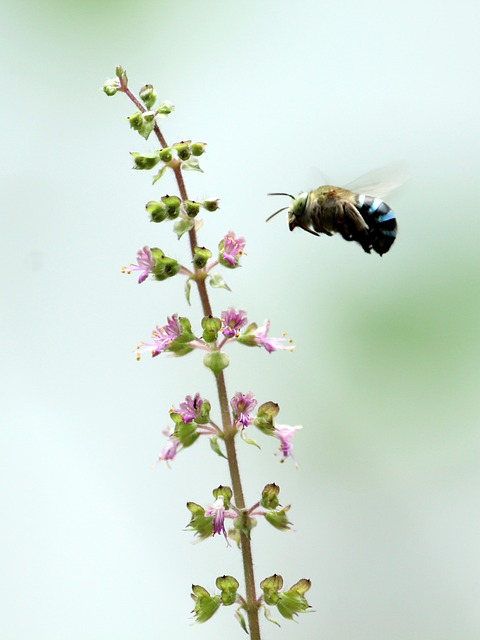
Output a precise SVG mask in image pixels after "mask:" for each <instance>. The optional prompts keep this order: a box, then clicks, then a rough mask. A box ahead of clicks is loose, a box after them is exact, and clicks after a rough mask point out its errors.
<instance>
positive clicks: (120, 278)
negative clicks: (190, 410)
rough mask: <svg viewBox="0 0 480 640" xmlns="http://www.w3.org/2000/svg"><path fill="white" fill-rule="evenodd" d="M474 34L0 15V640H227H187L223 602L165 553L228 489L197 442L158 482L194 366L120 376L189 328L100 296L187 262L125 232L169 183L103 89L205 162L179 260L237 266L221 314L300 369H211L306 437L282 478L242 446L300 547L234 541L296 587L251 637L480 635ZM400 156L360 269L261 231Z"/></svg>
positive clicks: (148, 288) (373, 23)
mask: <svg viewBox="0 0 480 640" xmlns="http://www.w3.org/2000/svg"><path fill="white" fill-rule="evenodd" d="M479 20H480V9H479V5H478V3H477V2H473V1H472V2H469V1H460V2H458V1H457V2H453V1H451V0H445V1H442V2H438V1H437V2H433V1H428V0H426V1H425V2H420V3H419V2H413V1H412V0H406V1H402V2H397V1H394V2H380V1H375V0H365V1H364V2H362V3H360V2H355V0H343V1H342V0H337V1H336V2H333V1H332V2H318V1H310V0H308V1H305V2H302V3H299V2H296V3H294V2H289V1H284V0H277V1H276V2H273V1H261V2H254V1H253V0H244V1H243V2H241V3H237V2H235V3H234V2H219V1H217V2H215V1H213V0H207V1H205V2H200V1H194V0H187V1H183V2H178V1H177V2H174V1H172V0H167V1H161V0H157V2H147V1H144V0H140V1H137V2H135V3H133V2H113V1H110V2H101V1H97V2H75V1H70V2H60V1H57V2H54V1H52V2H33V1H30V2H28V1H25V2H18V3H6V2H4V3H2V7H1V16H0V24H1V27H0V29H1V32H2V33H1V35H2V37H1V47H2V106H1V109H2V124H3V126H2V139H3V142H2V151H3V158H4V162H3V169H2V185H1V198H2V233H1V239H0V242H1V244H2V248H1V260H2V265H3V268H2V272H3V280H2V288H3V296H2V298H3V307H2V315H1V323H2V359H1V366H2V376H3V381H2V391H3V394H2V395H3V401H2V416H3V417H2V427H1V431H0V440H1V441H0V492H1V496H0V498H1V511H2V526H1V528H0V566H1V572H0V609H1V610H2V613H1V614H0V638H1V639H2V640H26V639H33V638H34V639H35V640H65V639H67V638H68V639H69V640H109V639H115V640H130V639H132V638H142V639H143V640H147V639H151V640H153V639H159V638H166V637H168V638H181V639H182V640H183V639H186V638H192V639H193V638H196V639H204V638H205V639H206V638H211V637H220V634H228V637H229V638H242V637H244V634H243V631H242V630H241V629H240V627H239V626H238V625H237V624H236V623H235V622H234V621H233V619H232V617H231V610H228V609H226V610H224V611H220V612H219V613H218V614H217V615H216V616H215V618H214V619H213V620H212V621H211V622H209V623H207V624H206V625H204V626H197V627H195V628H193V629H192V628H190V625H191V624H192V620H191V619H190V618H189V611H190V610H191V608H192V602H191V600H190V598H189V589H190V585H191V583H192V582H195V583H199V584H203V585H204V586H205V587H207V588H209V589H214V581H215V578H216V576H218V575H222V574H224V573H233V574H235V575H237V576H238V577H239V578H241V568H240V565H239V559H238V554H237V552H236V550H235V549H234V548H226V545H225V543H224V541H223V540H221V539H219V538H216V539H213V540H208V541H206V542H204V543H203V544H201V545H195V546H194V545H192V544H191V540H192V536H191V535H190V534H189V533H187V532H185V531H184V530H183V529H184V527H185V525H186V523H187V522H188V519H189V514H188V512H187V510H186V509H185V507H184V504H185V502H186V501H187V500H194V501H196V502H199V503H203V504H206V503H208V502H209V499H210V495H211V493H210V492H211V489H212V488H213V487H214V486H217V485H218V484H220V483H224V484H226V483H228V482H229V480H228V475H227V472H226V468H225V465H224V463H223V462H222V460H220V459H219V458H215V459H213V456H212V454H211V453H210V451H209V448H208V445H207V443H206V442H201V443H200V444H198V445H197V446H196V447H195V448H194V449H193V450H189V451H186V452H184V453H183V454H182V455H181V456H180V457H179V458H178V459H177V461H175V463H174V465H173V469H172V470H169V469H168V468H167V467H165V466H163V465H161V466H154V463H155V460H156V457H157V455H158V452H159V451H160V449H161V447H162V446H163V443H164V437H163V436H162V430H163V429H164V427H165V426H166V425H167V424H168V423H169V418H168V410H169V408H170V407H171V406H172V404H176V405H178V403H179V402H180V401H181V400H182V399H183V398H184V396H185V395H186V394H188V393H194V392H195V391H196V390H199V391H201V392H202V394H203V395H204V396H206V397H207V398H209V399H210V400H211V401H212V402H213V403H214V406H215V407H216V405H215V402H216V397H215V389H214V386H213V384H212V380H211V379H210V376H209V375H208V372H207V371H206V370H205V369H203V368H202V364H201V358H200V357H197V355H198V354H192V355H191V356H189V358H188V359H180V360H169V359H166V358H164V357H161V358H158V359H155V360H150V359H145V360H142V362H141V364H138V363H137V362H136V361H135V358H134V354H133V353H132V352H133V349H134V348H135V345H136V344H137V343H138V341H139V340H141V339H147V338H148V337H149V336H150V332H151V330H152V328H153V327H154V325H155V324H156V323H161V324H162V323H163V322H164V320H165V318H166V316H167V314H168V315H171V314H172V313H174V312H179V313H180V314H183V315H186V314H187V313H188V314H189V316H190V317H191V318H192V320H194V321H196V320H198V318H199V310H198V305H197V300H196V299H195V300H194V306H193V308H192V309H189V308H188V306H187V304H186V302H185V300H184V298H183V295H182V292H181V286H180V283H179V281H177V280H175V279H173V280H172V281H168V282H166V283H162V284H156V283H151V282H146V283H145V284H143V285H142V286H141V287H138V286H137V284H136V278H135V277H134V276H131V277H126V276H124V275H122V274H121V273H120V268H121V266H122V265H123V264H128V263H129V262H130V261H131V260H132V259H133V258H134V256H135V252H136V251H137V249H138V248H139V247H141V246H143V245H144V244H150V245H153V246H155V245H159V246H161V247H162V248H163V249H164V250H165V251H166V252H167V253H168V254H169V255H173V256H175V257H178V258H179V259H181V260H186V257H185V256H186V243H178V242H177V240H176V239H175V237H174V236H173V234H171V233H169V232H168V230H167V229H166V228H165V229H164V228H163V225H162V226H161V227H158V226H153V225H151V224H150V223H149V222H148V221H147V218H146V215H145V213H144V204H145V202H147V201H148V200H150V199H153V198H158V196H160V195H163V194H164V193H167V192H169V191H173V190H174V183H173V181H170V182H169V179H165V181H163V182H160V183H159V184H157V185H156V186H155V187H153V186H152V185H151V177H150V174H147V173H140V172H133V171H131V169H130V168H131V158H130V156H129V155H128V152H129V151H142V150H147V151H151V150H153V149H154V148H155V144H154V142H153V141H148V142H146V143H144V142H143V141H142V139H141V138H139V137H138V136H137V135H136V134H134V133H133V132H131V131H130V130H129V127H128V123H127V122H126V120H125V118H126V116H128V115H130V114H131V113H132V108H131V107H130V104H129V102H128V101H127V99H126V98H125V97H124V96H122V95H117V96H115V97H114V98H108V99H107V97H106V96H105V95H104V94H103V93H102V92H101V86H102V84H103V82H104V81H105V80H106V79H107V78H109V77H112V76H113V75H114V70H115V66H116V65H117V64H122V65H124V66H125V67H126V69H127V72H128V75H129V78H130V83H131V86H132V88H134V89H136V90H138V89H139V88H140V86H141V85H142V84H144V83H145V82H153V83H154V84H155V86H156V88H157V90H158V93H159V96H160V98H161V99H169V100H171V101H172V102H173V103H174V104H175V105H176V107H177V109H176V112H175V113H174V115H173V116H172V117H171V118H170V119H169V120H168V121H166V123H165V125H164V133H165V135H166V137H167V139H168V140H169V141H171V142H173V141H176V140H180V139H186V138H192V139H193V140H205V141H207V142H208V144H209V146H208V153H207V154H206V156H205V157H204V159H203V162H202V166H203V168H204V169H205V174H203V175H202V174H190V175H188V176H187V187H188V189H189V193H190V195H191V197H193V198H195V199H202V198H204V197H216V196H218V197H220V198H221V211H220V212H219V213H215V214H207V215H205V216H204V218H205V219H206V223H207V224H206V225H205V227H204V229H203V230H202V231H201V235H200V240H201V242H202V243H203V244H205V245H206V246H210V247H215V246H216V244H217V243H218V241H219V239H220V238H221V237H222V236H223V235H224V233H225V232H226V231H227V230H229V229H233V230H234V231H235V232H236V233H237V234H239V235H243V236H245V237H246V239H247V254H248V255H247V256H245V258H244V260H243V265H244V267H243V268H242V269H240V270H237V271H235V272H229V273H228V274H226V275H227V276H228V282H229V284H230V286H231V287H232V289H233V292H232V293H228V292H227V291H222V290H219V291H214V292H213V293H212V301H213V305H214V308H215V310H216V311H217V312H220V310H221V309H223V308H226V307H227V306H229V305H235V306H236V307H237V308H243V309H246V310H248V314H249V317H250V318H251V319H252V320H257V321H258V322H259V323H263V321H264V319H265V318H270V319H271V320H272V335H280V334H281V333H282V332H283V331H287V332H288V334H289V335H290V336H291V337H292V338H293V340H294V341H295V343H296V344H297V345H298V347H297V349H296V350H295V352H294V353H293V354H288V353H275V354H272V355H270V356H268V355H267V354H266V353H265V352H264V351H263V350H262V351H261V350H253V349H250V350H247V349H244V348H241V347H240V346H238V347H237V348H232V349H231V351H230V355H231V356H232V365H231V366H230V368H229V369H228V370H227V382H228V387H229V393H230V395H233V393H234V392H235V391H250V390H252V391H254V393H255V394H256V396H257V397H258V398H259V400H260V401H266V400H270V399H271V400H277V401H278V402H279V403H280V405H281V414H280V421H281V422H285V423H288V424H303V426H304V429H303V430H302V431H301V432H300V433H299V434H298V435H297V437H296V443H295V446H296V458H297V460H298V462H299V464H300V467H299V469H295V467H294V466H293V464H289V463H287V464H285V465H279V463H278V458H277V457H275V456H274V455H273V454H274V452H275V443H272V441H270V439H262V436H261V435H260V434H258V437H257V436H254V437H256V439H258V440H259V441H260V442H261V444H262V451H261V452H260V451H258V450H257V449H255V448H253V447H247V446H246V445H244V446H243V447H240V448H241V451H240V463H241V468H242V471H243V474H244V478H245V484H246V490H247V496H248V499H249V500H250V501H251V502H254V501H255V500H256V499H257V496H258V493H259V491H260V489H261V487H263V485H264V484H266V483H267V482H272V481H275V482H277V483H278V484H279V485H280V486H281V488H282V494H281V497H282V498H283V503H284V504H290V503H292V504H293V507H292V510H291V512H290V515H291V519H292V521H293V522H294V524H295V531H294V532H291V533H288V534H281V533H279V532H276V531H274V530H273V529H271V528H269V527H268V526H267V525H266V523H263V522H262V523H260V524H259V526H258V528H257V529H256V531H255V534H254V554H255V560H256V570H257V576H258V578H259V580H260V579H261V578H262V577H264V576H266V575H270V574H272V573H274V572H277V573H281V574H282V575H283V576H284V578H285V582H286V584H287V585H290V584H293V583H294V582H295V581H296V580H297V579H298V578H300V577H302V576H305V577H310V578H311V579H312V581H313V586H312V589H311V591H310V593H309V596H310V597H309V600H310V602H311V603H312V605H313V606H314V608H315V611H316V612H315V613H312V614H309V615H305V616H303V617H302V618H301V619H300V621H299V622H300V624H298V625H296V624H292V623H290V622H288V621H284V622H283V623H282V629H280V630H279V629H277V628H276V627H274V626H272V625H269V624H268V623H266V622H265V624H264V625H263V627H264V637H265V638H279V639H280V638H287V637H288V638H289V639H295V638H299V639H300V638H301V639H302V640H306V639H309V640H310V639H311V640H314V639H316V638H324V639H325V640H327V639H328V640H345V639H347V638H348V640H427V639H432V640H474V639H475V640H476V639H478V638H479V637H480V608H479V606H478V601H479V596H480V583H479V570H480V553H479V533H480V519H479V516H480V508H479V498H478V494H479V489H480V464H479V454H480V437H479V413H480V412H479V400H478V395H479V388H478V387H479V384H478V380H479V373H480V371H479V369H480V365H479V356H480V337H479V324H480V303H479V290H480V278H479V267H480V253H479V249H478V247H479V235H480V234H479V231H478V209H479V206H478V203H477V193H478V187H477V184H478V176H479V173H480V171H479V169H480V158H479V142H480V135H479V134H480V124H479V117H478V114H479V107H480V104H479V97H480V91H479V84H478V61H479V55H480V47H479V44H478V34H477V31H478V28H477V27H478V23H479ZM398 159H403V160H406V161H408V163H409V165H410V171H411V179H410V181H409V182H408V184H407V185H406V186H405V187H404V188H403V190H401V191H400V192H399V193H398V194H396V195H395V196H394V197H393V198H391V199H390V200H389V203H390V204H391V206H392V207H393V208H394V209H395V211H396V213H397V217H398V223H399V236H398V240H397V242H396V243H395V245H394V247H393V249H392V250H391V252H390V253H389V254H388V255H385V256H384V257H383V258H382V259H380V258H379V257H378V256H377V255H371V256H368V255H366V254H364V253H363V251H362V250H361V248H360V247H358V246H356V245H353V244H350V243H346V242H344V241H343V240H341V238H339V237H335V238H326V237H322V238H319V239H316V238H314V237H313V236H309V235H308V234H305V233H302V232H301V231H297V232H295V233H290V232H289V231H288V227H287V224H286V221H285V218H284V215H285V214H281V215H280V216H278V217H277V218H276V219H274V220H273V221H272V222H270V223H269V224H265V222H264V220H265V218H266V216H267V215H268V214H270V213H272V212H273V211H274V210H275V209H276V208H278V207H280V206H282V199H280V198H276V199H274V198H267V196H266V193H267V192H269V191H287V192H290V193H295V194H296V193H298V192H300V191H303V190H308V189H311V188H315V187H316V186H318V185H319V184H320V183H321V182H322V181H323V178H322V177H321V176H322V174H323V175H327V176H328V178H329V180H331V181H332V182H334V183H337V184H343V183H346V182H348V181H350V180H352V179H354V178H356V177H357V176H358V175H361V174H363V173H365V172H367V171H369V170H371V169H374V168H375V167H379V166H382V165H385V164H388V163H390V162H392V161H395V160H398ZM285 204H287V203H285ZM234 347H235V345H234Z"/></svg>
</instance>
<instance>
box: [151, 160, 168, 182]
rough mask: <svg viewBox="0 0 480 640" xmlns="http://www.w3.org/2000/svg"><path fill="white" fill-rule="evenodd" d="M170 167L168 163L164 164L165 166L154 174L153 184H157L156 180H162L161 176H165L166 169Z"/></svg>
mask: <svg viewBox="0 0 480 640" xmlns="http://www.w3.org/2000/svg"><path fill="white" fill-rule="evenodd" d="M167 169H168V167H167V165H166V164H164V165H163V167H162V168H161V169H160V171H159V172H158V173H157V174H156V175H154V176H153V180H152V184H155V183H156V182H158V181H159V180H160V178H162V177H163V175H164V174H165V171H166V170H167Z"/></svg>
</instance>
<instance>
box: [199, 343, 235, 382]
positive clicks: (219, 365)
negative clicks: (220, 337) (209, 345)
mask: <svg viewBox="0 0 480 640" xmlns="http://www.w3.org/2000/svg"><path fill="white" fill-rule="evenodd" d="M203 364H204V365H205V366H206V367H208V368H209V369H210V370H211V371H213V374H214V375H215V376H218V374H219V373H220V371H223V370H224V369H225V368H226V367H228V365H229V364H230V359H229V358H228V356H227V355H226V354H225V353H222V352H221V351H218V349H215V350H214V351H210V352H209V353H207V355H206V356H205V357H204V358H203Z"/></svg>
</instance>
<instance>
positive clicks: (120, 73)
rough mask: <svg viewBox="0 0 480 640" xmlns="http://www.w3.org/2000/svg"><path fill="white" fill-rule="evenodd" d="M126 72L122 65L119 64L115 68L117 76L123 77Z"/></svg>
mask: <svg viewBox="0 0 480 640" xmlns="http://www.w3.org/2000/svg"><path fill="white" fill-rule="evenodd" d="M124 73H125V70H124V68H123V67H122V65H120V64H119V65H117V67H116V68H115V75H116V76H117V78H121V77H122V76H123V75H124Z"/></svg>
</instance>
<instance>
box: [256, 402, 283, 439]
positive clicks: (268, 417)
mask: <svg viewBox="0 0 480 640" xmlns="http://www.w3.org/2000/svg"><path fill="white" fill-rule="evenodd" d="M279 411H280V407H279V406H278V404H277V403H276V402H271V401H270V402H264V403H263V404H261V405H260V406H259V407H258V411H257V417H256V418H255V422H254V424H255V426H256V427H257V429H260V431H262V432H263V433H265V434H266V435H272V432H273V430H274V429H275V426H274V423H273V420H274V418H276V417H277V415H278V413H279Z"/></svg>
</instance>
